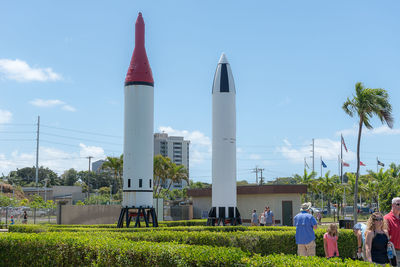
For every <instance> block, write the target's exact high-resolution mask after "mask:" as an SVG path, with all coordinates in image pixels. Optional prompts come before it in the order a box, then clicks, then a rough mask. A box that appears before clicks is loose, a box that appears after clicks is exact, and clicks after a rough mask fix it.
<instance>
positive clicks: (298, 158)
mask: <svg viewBox="0 0 400 267" xmlns="http://www.w3.org/2000/svg"><path fill="white" fill-rule="evenodd" d="M283 142H284V143H285V145H283V146H281V147H278V148H277V151H278V152H280V153H281V154H282V155H283V156H284V157H285V158H287V159H289V160H290V161H293V162H297V163H300V162H304V158H305V157H306V158H310V156H311V146H310V145H309V144H305V145H304V146H303V147H300V148H298V149H296V148H293V147H292V145H291V144H290V143H289V141H288V140H286V139H285V140H283ZM339 154H340V141H336V140H331V139H315V140H314V157H315V158H320V157H322V158H323V159H325V160H337V158H338V155H339ZM354 158H355V153H354V152H352V151H350V149H349V151H348V152H347V153H344V154H343V159H344V160H345V161H349V160H352V159H354Z"/></svg>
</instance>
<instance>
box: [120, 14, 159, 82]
mask: <svg viewBox="0 0 400 267" xmlns="http://www.w3.org/2000/svg"><path fill="white" fill-rule="evenodd" d="M131 84H147V85H151V86H153V85H154V80H153V74H152V72H151V68H150V64H149V60H148V59H147V54H146V49H145V47H144V21H143V17H142V13H141V12H139V15H138V17H137V19H136V24H135V49H134V50H133V55H132V59H131V64H130V65H129V69H128V73H127V74H126V78H125V85H131Z"/></svg>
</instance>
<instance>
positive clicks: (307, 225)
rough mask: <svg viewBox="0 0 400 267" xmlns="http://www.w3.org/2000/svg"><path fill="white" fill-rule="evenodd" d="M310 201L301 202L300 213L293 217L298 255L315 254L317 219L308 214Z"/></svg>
mask: <svg viewBox="0 0 400 267" xmlns="http://www.w3.org/2000/svg"><path fill="white" fill-rule="evenodd" d="M310 208H311V203H310V202H307V203H303V204H302V205H301V209H300V213H299V214H297V215H296V216H295V217H294V226H296V244H297V254H298V255H299V256H315V233H314V229H317V220H316V219H315V218H314V216H312V215H311V214H310Z"/></svg>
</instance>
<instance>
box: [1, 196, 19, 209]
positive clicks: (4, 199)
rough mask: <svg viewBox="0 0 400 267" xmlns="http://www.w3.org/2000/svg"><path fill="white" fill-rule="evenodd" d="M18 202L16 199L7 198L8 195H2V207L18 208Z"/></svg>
mask: <svg viewBox="0 0 400 267" xmlns="http://www.w3.org/2000/svg"><path fill="white" fill-rule="evenodd" d="M17 203H18V201H17V200H16V199H14V198H11V197H7V196H6V195H3V194H1V195H0V207H8V206H16V205H17Z"/></svg>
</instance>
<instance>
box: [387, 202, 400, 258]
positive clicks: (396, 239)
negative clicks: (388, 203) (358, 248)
mask: <svg viewBox="0 0 400 267" xmlns="http://www.w3.org/2000/svg"><path fill="white" fill-rule="evenodd" d="M384 219H385V220H386V222H387V224H388V228H389V229H388V230H389V236H390V242H392V243H393V245H394V248H395V250H396V258H397V266H400V197H395V198H393V199H392V210H391V211H390V212H389V213H388V214H386V215H385V217H384Z"/></svg>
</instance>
